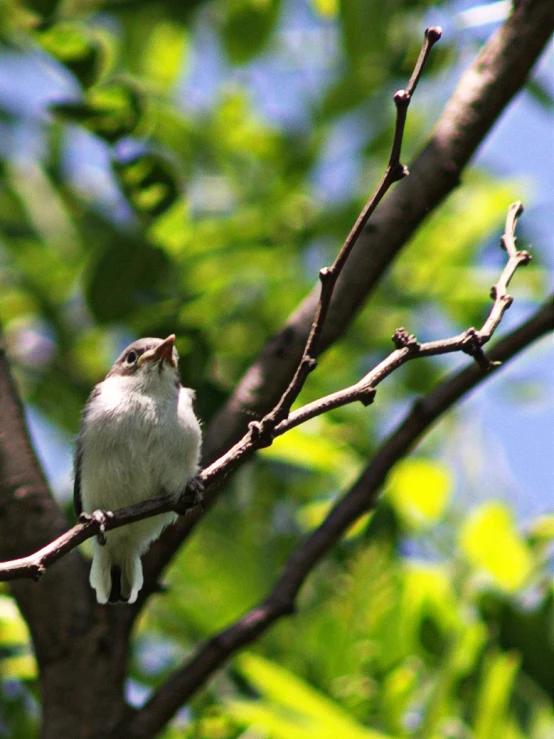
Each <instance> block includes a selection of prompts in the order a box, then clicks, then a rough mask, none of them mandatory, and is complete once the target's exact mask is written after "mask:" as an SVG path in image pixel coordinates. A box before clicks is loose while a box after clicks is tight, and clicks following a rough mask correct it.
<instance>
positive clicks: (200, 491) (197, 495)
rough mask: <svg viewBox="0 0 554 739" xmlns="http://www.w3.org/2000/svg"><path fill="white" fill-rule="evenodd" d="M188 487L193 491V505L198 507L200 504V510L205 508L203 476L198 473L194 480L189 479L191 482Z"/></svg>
mask: <svg viewBox="0 0 554 739" xmlns="http://www.w3.org/2000/svg"><path fill="white" fill-rule="evenodd" d="M187 487H188V489H189V490H190V492H191V493H192V496H193V504H192V507H193V508H196V506H198V507H199V508H200V510H202V511H203V510H204V483H203V482H202V478H201V477H200V475H196V477H193V478H192V480H190V481H189V484H188V485H187Z"/></svg>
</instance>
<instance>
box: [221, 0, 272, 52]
mask: <svg viewBox="0 0 554 739" xmlns="http://www.w3.org/2000/svg"><path fill="white" fill-rule="evenodd" d="M224 7H225V11H226V17H225V20H224V22H223V26H222V29H221V36H222V40H223V44H224V47H225V51H226V52H227V56H228V57H229V59H230V60H231V61H232V62H234V63H235V64H245V63H246V62H248V61H250V59H252V57H254V56H256V54H259V53H260V51H261V50H262V49H263V48H264V46H265V45H266V43H267V41H268V39H269V36H270V35H271V32H272V31H273V29H274V27H275V21H276V20H277V16H278V14H279V11H280V8H281V2H280V0H230V2H228V3H226V4H225V6H224Z"/></svg>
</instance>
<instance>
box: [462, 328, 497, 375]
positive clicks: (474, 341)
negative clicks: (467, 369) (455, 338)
mask: <svg viewBox="0 0 554 739" xmlns="http://www.w3.org/2000/svg"><path fill="white" fill-rule="evenodd" d="M460 348H461V350H462V351H463V352H465V353H466V354H469V356H470V357H473V359H475V361H476V362H477V364H478V365H479V367H480V368H481V369H482V370H485V372H488V371H489V370H490V369H491V366H492V365H491V362H490V361H489V360H488V359H487V357H486V356H485V352H484V351H483V349H482V347H481V340H480V338H479V334H478V333H477V331H476V330H475V329H474V328H473V327H472V328H468V330H467V331H466V335H465V337H464V338H463V340H462V343H461V347H460Z"/></svg>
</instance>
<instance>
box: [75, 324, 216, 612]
mask: <svg viewBox="0 0 554 739" xmlns="http://www.w3.org/2000/svg"><path fill="white" fill-rule="evenodd" d="M178 365H179V356H178V353H177V349H176V348H175V334H171V335H170V336H168V337H167V338H166V339H163V340H162V339H159V338H144V339H139V340H138V341H134V342H133V343H132V344H130V345H129V346H128V347H127V348H126V349H124V350H123V352H122V353H121V354H120V355H119V357H118V358H117V360H116V361H115V363H114V365H113V367H112V368H111V370H110V371H109V372H108V374H107V375H106V377H105V379H104V380H103V381H102V382H100V383H99V384H98V385H96V386H95V387H94V389H93V391H92V393H91V394H90V396H89V398H88V400H87V402H86V405H85V407H84V410H83V413H82V417H81V424H80V427H79V433H78V437H77V443H76V446H75V455H74V495H73V502H74V509H75V514H76V515H77V517H81V518H82V514H89V515H91V514H94V513H95V512H100V515H104V514H105V512H106V511H111V510H115V509H117V508H122V507H125V506H129V505H132V504H134V503H140V502H142V501H145V500H150V499H153V498H158V497H161V496H169V498H170V499H171V500H172V501H174V502H175V501H177V500H178V498H179V497H180V495H181V494H182V492H183V491H184V490H185V488H186V486H187V484H188V483H189V482H190V481H191V480H193V478H194V480H196V479H197V478H196V475H197V472H198V469H199V462H200V451H201V443H202V434H201V428H200V422H199V421H198V419H197V418H196V415H195V413H194V410H193V399H194V391H193V390H191V389H190V388H186V387H183V386H182V385H181V382H180V379H179V369H178ZM199 487H200V486H198V488H199ZM176 518H177V514H176V513H173V512H169V513H163V514H158V515H156V516H152V517H150V518H146V519H143V520H142V521H137V522H135V523H130V524H127V525H124V526H121V527H119V528H117V529H111V530H110V531H107V532H104V533H101V534H99V535H98V536H97V537H96V538H95V539H94V540H93V556H92V565H91V568H90V577H89V580H90V584H91V586H92V588H93V589H94V590H95V591H96V599H97V601H98V603H101V604H105V603H134V602H135V601H136V599H137V596H138V593H139V591H140V590H141V588H142V586H143V582H144V578H143V572H142V562H141V556H142V555H143V554H144V553H145V552H146V550H147V549H148V547H149V546H150V544H151V542H153V541H155V540H156V539H157V538H158V537H159V536H160V534H161V533H162V531H163V529H164V528H165V527H166V526H168V525H169V524H171V523H173V522H174V521H175V520H176Z"/></svg>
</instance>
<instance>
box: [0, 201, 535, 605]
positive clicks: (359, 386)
mask: <svg viewBox="0 0 554 739" xmlns="http://www.w3.org/2000/svg"><path fill="white" fill-rule="evenodd" d="M522 212H523V207H522V205H521V203H515V204H514V205H512V206H510V209H509V211H508V217H507V220H506V228H505V232H504V235H503V237H502V241H501V243H502V245H503V246H504V248H505V249H506V250H507V252H508V262H507V264H506V266H505V267H504V269H503V271H502V273H501V275H500V278H499V280H498V282H497V283H496V285H495V286H494V287H493V289H492V294H493V296H494V302H493V306H492V309H491V311H490V315H489V317H488V318H487V320H486V322H485V324H484V327H483V329H481V331H476V330H475V329H473V328H471V329H468V330H467V331H464V332H463V333H461V334H459V335H457V336H454V337H452V338H450V339H442V340H440V341H431V342H426V343H424V344H420V343H419V342H417V341H416V339H415V337H413V336H410V335H409V334H408V333H407V332H406V331H405V330H404V329H399V330H398V331H396V333H395V335H394V337H393V340H394V342H395V344H396V347H397V348H396V349H395V350H394V351H392V352H391V353H390V354H389V356H388V357H386V358H385V359H384V360H383V361H382V362H380V363H379V364H378V365H377V366H376V367H374V368H373V369H372V370H371V371H370V372H368V373H367V374H366V375H365V376H364V377H363V378H362V379H361V380H359V381H358V382H357V383H355V384H354V385H351V386H350V387H348V388H345V389H343V390H340V391H338V392H336V393H332V394H331V395H328V396H326V397H324V398H321V399H319V400H317V401H314V402H312V403H308V404H307V405H305V406H303V407H301V408H299V409H298V410H296V411H294V412H293V413H291V414H290V415H289V416H288V417H287V418H285V419H284V420H283V421H281V423H280V424H279V425H278V426H276V427H275V428H274V429H273V433H272V436H271V440H272V439H273V438H275V437H277V436H281V435H282V434H284V433H286V432H287V431H289V430H290V429H291V428H294V427H295V426H298V425H299V424H301V423H304V422H305V421H307V420H308V419H310V418H314V417H315V416H318V415H321V414H322V413H326V412H328V411H329V410H331V409H332V408H338V407H340V406H343V405H347V404H348V403H353V402H356V401H360V402H362V403H363V404H364V405H369V404H371V403H372V402H373V399H374V396H375V390H376V388H377V386H378V385H379V384H380V383H381V382H383V380H384V379H385V378H386V377H388V376H389V375H390V374H391V373H392V372H393V371H394V370H396V369H398V368H399V367H400V366H402V365H403V364H405V363H406V362H408V361H410V360H412V359H415V358H422V357H429V356H435V355H439V354H450V353H452V352H456V351H464V352H467V353H469V354H471V355H472V356H474V357H475V358H476V360H477V363H478V364H479V366H480V367H481V368H482V369H484V370H488V369H489V368H490V367H491V366H492V365H491V364H490V362H489V361H488V360H487V359H486V358H485V357H484V355H483V353H482V350H481V346H482V345H483V344H484V343H485V342H486V341H488V340H489V339H490V336H491V333H492V331H494V330H495V329H496V327H497V326H498V323H499V322H500V319H501V318H502V315H503V314H504V312H505V311H506V310H507V308H508V307H509V306H510V304H511V298H510V296H509V295H507V293H506V286H507V284H508V282H509V281H510V279H511V277H512V275H513V273H514V271H515V269H516V268H517V267H518V266H519V265H520V264H527V263H528V261H529V260H530V256H529V254H528V253H527V252H517V251H516V250H515V239H514V231H515V225H516V220H517V216H518V215H519V214H520V213H522ZM493 317H494V320H492V318H493ZM487 326H488V327H489V330H488V331H486V332H485V331H484V328H485V327H487ZM271 440H270V441H269V442H268V441H267V439H264V438H263V437H262V436H260V435H253V434H245V436H244V437H243V438H242V439H241V441H240V442H238V443H237V444H235V445H234V446H233V447H232V448H231V449H230V450H229V451H228V452H227V453H226V454H224V455H223V456H222V457H221V458H220V459H218V460H217V461H216V462H214V463H213V464H211V465H210V466H209V467H207V468H205V469H204V470H203V471H202V473H201V474H200V476H199V478H200V480H201V481H202V483H203V485H204V487H205V488H206V491H205V493H206V499H207V502H210V500H213V498H214V496H215V493H216V490H217V485H218V484H220V483H221V481H222V480H223V479H224V478H225V477H226V476H227V475H228V474H229V473H230V472H231V471H232V470H234V469H236V467H237V466H238V465H239V464H240V463H241V462H243V461H244V459H246V458H247V457H249V456H251V455H252V454H254V453H255V452H256V451H258V450H259V449H260V448H262V447H263V446H267V445H268V443H271ZM193 487H194V486H193ZM194 501H195V493H194V489H190V488H187V490H186V491H184V493H183V496H182V498H181V500H180V501H179V502H178V504H177V505H175V504H174V503H172V502H171V501H170V500H169V499H157V500H148V501H145V502H143V503H138V504H136V505H133V506H129V507H127V508H121V509H119V510H117V511H113V512H112V511H109V512H107V513H101V512H99V511H98V512H96V514H93V515H92V516H89V515H86V514H82V515H81V521H80V523H78V524H77V525H76V526H74V527H73V528H72V529H70V530H69V531H67V532H66V533H64V534H62V535H61V536H59V537H58V538H57V539H55V540H54V541H52V542H51V543H50V544H48V545H47V546H45V547H43V548H42V549H40V550H39V551H38V552H35V553H34V554H32V555H29V556H27V557H23V558H19V559H17V560H14V561H11V562H5V563H3V564H0V581H1V580H15V579H20V578H31V579H34V580H38V579H39V578H40V577H41V576H42V574H44V572H45V571H46V568H47V567H48V566H49V565H50V564H52V563H53V562H55V561H57V560H58V559H60V558H61V557H63V556H64V555H65V554H67V553H68V552H69V551H71V550H72V549H74V548H75V547H77V546H78V545H79V544H81V543H82V542H83V541H85V540H86V539H88V538H90V537H92V536H95V535H98V534H100V533H104V532H105V531H109V530H111V529H114V528H118V527H120V526H123V525H125V524H129V523H133V522H134V521H139V520H141V519H143V518H148V517H150V516H154V515H157V514H158V513H165V512H167V511H171V510H176V511H177V512H178V513H185V512H186V511H187V510H190V509H191V508H193V507H194ZM143 597H144V596H143Z"/></svg>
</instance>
